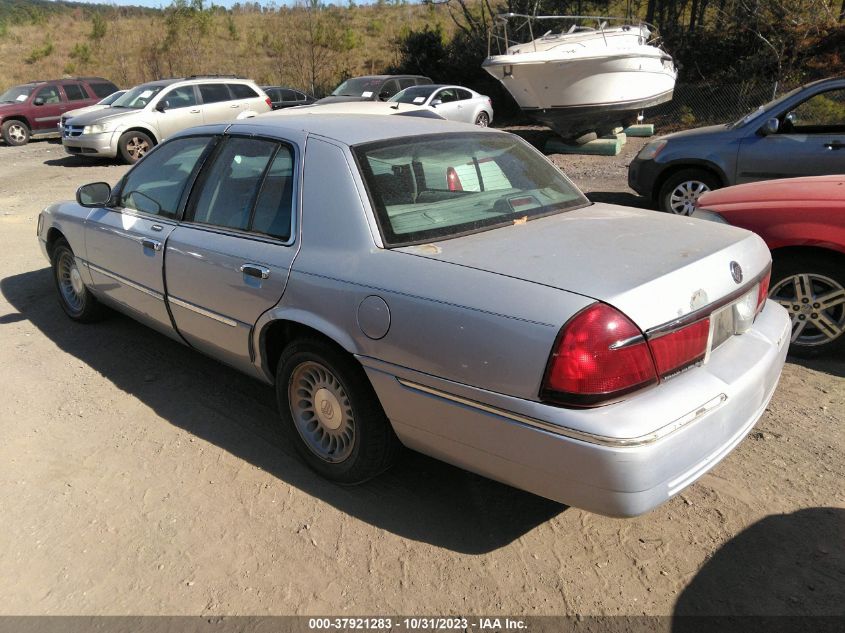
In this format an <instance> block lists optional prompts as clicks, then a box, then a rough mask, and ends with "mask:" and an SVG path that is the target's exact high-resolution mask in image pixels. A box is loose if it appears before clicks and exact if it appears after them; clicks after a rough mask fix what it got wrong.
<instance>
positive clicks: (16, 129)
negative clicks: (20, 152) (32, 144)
mask: <svg viewBox="0 0 845 633" xmlns="http://www.w3.org/2000/svg"><path fill="white" fill-rule="evenodd" d="M9 138H11V139H12V140H13V141H14V142H15V143H23V142H24V141H25V140H26V132H25V131H24V129H23V127H21V126H20V125H11V126H9Z"/></svg>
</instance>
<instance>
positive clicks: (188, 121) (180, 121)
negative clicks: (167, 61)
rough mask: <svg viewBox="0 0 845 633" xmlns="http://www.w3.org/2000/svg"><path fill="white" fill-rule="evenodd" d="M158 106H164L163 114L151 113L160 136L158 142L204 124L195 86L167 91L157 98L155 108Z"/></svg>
mask: <svg viewBox="0 0 845 633" xmlns="http://www.w3.org/2000/svg"><path fill="white" fill-rule="evenodd" d="M159 104H163V105H164V106H165V108H164V112H162V111H160V110H156V109H154V110H153V112H152V114H153V116H154V117H155V121H156V124H157V125H158V131H159V134H160V135H161V138H159V141H163V140H165V139H167V138H170V137H171V136H173V135H174V134H176V132H180V131H181V130H184V129H186V128H189V127H193V126H195V125H202V124H203V123H204V119H203V114H202V109H201V108H200V105H199V100H198V98H197V94H196V87H195V86H192V85H189V86H178V87H176V88H173V89H171V90H168V91H167V92H165V93H164V94H163V95H161V96H160V97H159V99H158V102H157V104H156V106H158V105H159Z"/></svg>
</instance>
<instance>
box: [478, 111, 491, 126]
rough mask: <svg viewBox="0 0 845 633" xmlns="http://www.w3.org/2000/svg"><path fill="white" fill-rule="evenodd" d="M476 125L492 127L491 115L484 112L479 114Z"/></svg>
mask: <svg viewBox="0 0 845 633" xmlns="http://www.w3.org/2000/svg"><path fill="white" fill-rule="evenodd" d="M475 124H476V125H477V126H479V127H487V126H488V125H490V115H489V114H487V113H486V112H484V111H482V112H479V113H478V116H477V117H475Z"/></svg>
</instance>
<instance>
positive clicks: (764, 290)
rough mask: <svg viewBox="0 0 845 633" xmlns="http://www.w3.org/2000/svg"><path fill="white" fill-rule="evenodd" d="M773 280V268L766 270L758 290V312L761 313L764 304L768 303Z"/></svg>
mask: <svg viewBox="0 0 845 633" xmlns="http://www.w3.org/2000/svg"><path fill="white" fill-rule="evenodd" d="M771 280H772V269H771V268H770V269H769V270H768V271H766V276H765V277H763V278H762V279H761V280H760V286H759V289H758V290H757V312H756V314H759V313H760V312H761V311H762V309H763V306H764V305H766V299H768V297H769V283H770V282H771Z"/></svg>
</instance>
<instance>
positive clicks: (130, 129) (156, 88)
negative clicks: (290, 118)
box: [62, 76, 272, 163]
mask: <svg viewBox="0 0 845 633" xmlns="http://www.w3.org/2000/svg"><path fill="white" fill-rule="evenodd" d="M271 103H272V102H271V101H270V99H269V98H268V97H267V95H266V94H264V91H263V90H261V88H259V87H258V86H257V85H256V84H255V82H253V81H251V80H249V79H242V78H238V77H234V76H232V77H221V76H191V77H187V78H184V79H162V80H160V81H151V82H149V83H145V84H141V85H140V86H136V87H135V88H133V89H132V90H130V91H128V92H127V93H126V94H125V95H123V96H122V97H121V98H120V99H118V100H117V101H115V102H114V103H113V104H111V107H108V108H105V109H102V110H99V111H96V112H89V113H86V114H82V115H80V116H77V117H73V118H71V119H69V120H68V122H67V124H66V125H65V127H64V129H63V131H62V145H64V148H65V151H66V152H67V153H69V154H73V155H75V156H89V157H92V158H94V157H96V158H115V157H120V158H121V159H123V160H124V161H125V162H127V163H134V162H136V161H138V160H139V159H140V158H141V157H142V156H143V155H144V154H146V153H147V152H148V151H149V150H150V149H152V148H153V147H154V146H155V145H158V144H159V143H161V142H162V141H164V140H165V139H167V138H169V137H170V136H173V134H175V133H176V132H179V131H181V130H184V129H185V128H189V127H193V126H195V125H203V124H209V123H224V122H226V121H233V120H235V119H239V118H247V117H251V116H256V115H258V114H262V113H264V112H269V111H270V110H271Z"/></svg>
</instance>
